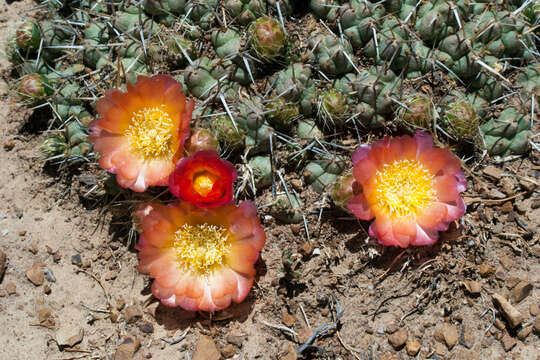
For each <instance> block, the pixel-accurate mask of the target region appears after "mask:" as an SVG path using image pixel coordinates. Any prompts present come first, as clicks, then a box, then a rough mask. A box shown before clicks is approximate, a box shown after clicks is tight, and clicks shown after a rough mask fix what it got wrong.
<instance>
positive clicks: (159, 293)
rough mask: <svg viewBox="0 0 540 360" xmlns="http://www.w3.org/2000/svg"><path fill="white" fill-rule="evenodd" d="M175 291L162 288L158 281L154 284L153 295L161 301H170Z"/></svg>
mask: <svg viewBox="0 0 540 360" xmlns="http://www.w3.org/2000/svg"><path fill="white" fill-rule="evenodd" d="M173 290H174V289H172V288H166V287H161V286H160V285H159V284H158V283H157V282H156V281H154V283H153V284H152V294H154V296H155V297H156V298H158V299H160V300H163V299H168V298H170V297H171V296H173V295H174V291H173Z"/></svg>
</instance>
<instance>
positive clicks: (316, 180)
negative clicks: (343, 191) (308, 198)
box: [303, 160, 345, 194]
mask: <svg viewBox="0 0 540 360" xmlns="http://www.w3.org/2000/svg"><path fill="white" fill-rule="evenodd" d="M344 169H345V163H344V162H343V161H339V160H337V161H336V160H333V161H332V160H313V161H312V162H310V163H309V164H307V166H306V168H305V169H304V173H303V175H304V179H305V181H306V183H307V184H308V185H310V186H311V188H312V189H313V190H314V191H315V192H317V193H319V194H321V193H323V192H324V191H326V190H328V189H329V187H330V186H331V185H332V184H334V183H335V182H336V180H337V178H338V176H339V175H340V174H341V173H342V172H343V170H344Z"/></svg>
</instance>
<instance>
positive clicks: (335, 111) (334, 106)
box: [319, 89, 350, 127]
mask: <svg viewBox="0 0 540 360" xmlns="http://www.w3.org/2000/svg"><path fill="white" fill-rule="evenodd" d="M349 116H350V111H349V105H348V104H347V99H346V98H345V96H344V95H343V93H342V92H340V91H339V90H336V89H332V90H328V91H323V92H322V93H321V95H320V98H319V117H320V118H321V120H322V121H323V123H324V125H325V126H331V127H342V126H343V125H344V124H345V120H347V118H348V117H349Z"/></svg>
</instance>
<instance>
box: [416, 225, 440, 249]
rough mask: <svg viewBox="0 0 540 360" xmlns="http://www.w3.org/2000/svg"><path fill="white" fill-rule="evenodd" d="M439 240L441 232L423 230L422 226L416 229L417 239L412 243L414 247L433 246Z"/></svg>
mask: <svg viewBox="0 0 540 360" xmlns="http://www.w3.org/2000/svg"><path fill="white" fill-rule="evenodd" d="M438 238H439V232H438V231H436V230H433V229H423V228H422V227H421V226H420V225H417V228H416V237H415V238H414V239H413V241H412V242H411V245H414V246H423V245H433V244H435V243H436V242H437V239H438Z"/></svg>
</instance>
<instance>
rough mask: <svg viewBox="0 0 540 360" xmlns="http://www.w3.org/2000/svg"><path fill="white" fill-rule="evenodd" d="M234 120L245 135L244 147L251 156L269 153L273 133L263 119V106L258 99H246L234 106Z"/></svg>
mask: <svg viewBox="0 0 540 360" xmlns="http://www.w3.org/2000/svg"><path fill="white" fill-rule="evenodd" d="M235 113H236V116H235V120H236V123H237V126H238V128H240V129H242V130H243V131H245V133H246V147H247V148H249V149H250V152H251V153H252V154H256V153H260V152H264V153H269V152H270V136H272V133H273V132H274V130H273V128H272V127H270V126H269V124H268V122H267V121H266V119H265V115H264V114H265V111H264V106H263V104H262V100H261V98H259V97H256V96H255V97H252V98H251V99H246V100H245V101H243V102H242V103H240V104H238V105H237V106H236V112H235Z"/></svg>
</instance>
